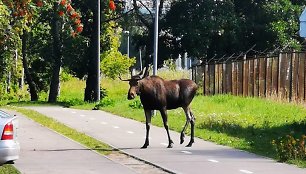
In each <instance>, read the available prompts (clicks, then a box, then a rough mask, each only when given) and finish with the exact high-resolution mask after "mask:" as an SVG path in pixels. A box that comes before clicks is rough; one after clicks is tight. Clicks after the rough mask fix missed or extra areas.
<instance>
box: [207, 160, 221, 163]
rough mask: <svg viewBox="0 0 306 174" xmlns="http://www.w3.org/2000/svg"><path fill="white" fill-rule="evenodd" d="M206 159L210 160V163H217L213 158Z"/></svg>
mask: <svg viewBox="0 0 306 174" xmlns="http://www.w3.org/2000/svg"><path fill="white" fill-rule="evenodd" d="M208 161H210V162H212V163H218V162H219V161H217V160H214V159H209V160H208Z"/></svg>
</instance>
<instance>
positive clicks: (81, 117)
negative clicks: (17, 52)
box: [30, 107, 306, 174]
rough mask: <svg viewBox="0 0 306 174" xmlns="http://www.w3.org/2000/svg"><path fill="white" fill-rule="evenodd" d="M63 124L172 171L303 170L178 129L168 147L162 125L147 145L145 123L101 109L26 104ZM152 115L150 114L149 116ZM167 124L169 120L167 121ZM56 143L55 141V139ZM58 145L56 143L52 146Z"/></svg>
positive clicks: (251, 173)
mask: <svg viewBox="0 0 306 174" xmlns="http://www.w3.org/2000/svg"><path fill="white" fill-rule="evenodd" d="M30 108H31V109H33V110H36V111H38V112H40V113H42V114H44V115H47V116H49V117H52V118H54V119H56V120H58V121H59V122H62V123H64V124H66V125H67V126H69V127H71V128H74V129H76V130H78V131H80V132H84V133H85V134H87V135H89V136H92V137H94V138H96V139H98V140H101V141H103V142H105V143H107V144H110V145H111V146H113V147H115V148H118V149H121V150H122V151H124V152H126V153H128V154H130V155H132V156H135V157H137V158H140V159H143V160H145V161H147V162H149V163H152V164H155V165H158V166H160V167H162V168H164V169H166V170H169V171H172V172H173V173H186V174H187V173H192V174H203V173H209V174H211V173H213V174H276V173H277V174H305V173H306V169H300V168H298V167H295V166H293V165H288V164H283V163H277V162H275V161H274V160H271V159H268V158H265V157H261V156H258V155H254V154H251V153H248V152H244V151H240V150H235V149H232V148H229V147H225V146H221V145H216V144H214V143H211V142H207V141H203V140H201V139H195V144H194V145H193V147H191V148H186V147H184V146H185V145H186V143H188V141H189V137H186V139H185V141H186V142H185V145H180V144H179V133H176V132H172V131H171V132H170V134H171V137H172V139H173V141H174V143H175V144H174V148H172V149H168V148H166V146H167V136H166V132H165V130H164V129H163V128H158V127H155V126H152V127H151V130H150V139H151V140H150V146H149V147H148V149H140V147H141V146H142V145H143V143H144V137H145V125H144V124H143V123H139V122H137V121H134V120H130V119H125V118H122V117H118V116H115V115H112V114H109V113H106V112H103V111H90V110H76V109H68V108H62V107H30ZM153 119H154V118H153ZM169 124H171V123H169ZM57 144H59V143H57ZM54 148H59V147H54Z"/></svg>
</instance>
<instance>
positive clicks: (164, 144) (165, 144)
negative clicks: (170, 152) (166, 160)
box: [160, 143, 168, 146]
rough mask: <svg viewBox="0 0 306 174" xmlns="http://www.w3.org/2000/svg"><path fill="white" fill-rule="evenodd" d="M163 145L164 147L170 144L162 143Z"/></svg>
mask: <svg viewBox="0 0 306 174" xmlns="http://www.w3.org/2000/svg"><path fill="white" fill-rule="evenodd" d="M160 144H161V145H163V146H168V144H167V143H160Z"/></svg>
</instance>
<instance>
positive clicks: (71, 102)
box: [61, 98, 85, 107]
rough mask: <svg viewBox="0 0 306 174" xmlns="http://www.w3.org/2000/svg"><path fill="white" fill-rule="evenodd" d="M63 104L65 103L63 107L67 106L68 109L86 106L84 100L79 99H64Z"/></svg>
mask: <svg viewBox="0 0 306 174" xmlns="http://www.w3.org/2000/svg"><path fill="white" fill-rule="evenodd" d="M61 103H63V105H64V106H66V107H71V106H78V105H83V104H85V102H84V101H83V100H80V99H78V98H69V99H63V100H61Z"/></svg>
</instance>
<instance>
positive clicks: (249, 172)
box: [239, 169, 253, 174]
mask: <svg viewBox="0 0 306 174" xmlns="http://www.w3.org/2000/svg"><path fill="white" fill-rule="evenodd" d="M239 171H240V172H242V173H247V174H252V173H253V172H251V171H248V170H243V169H242V170H239Z"/></svg>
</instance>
